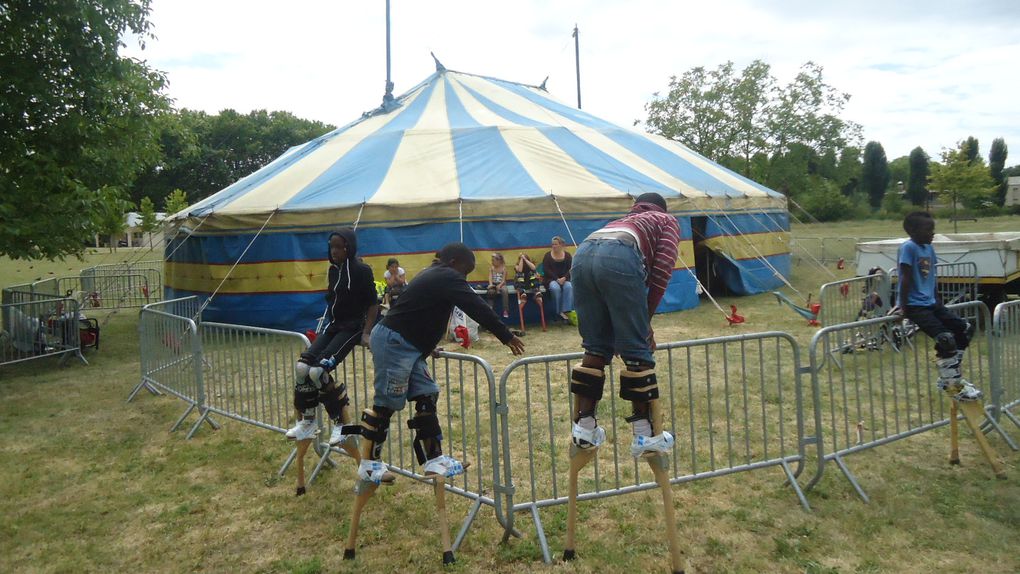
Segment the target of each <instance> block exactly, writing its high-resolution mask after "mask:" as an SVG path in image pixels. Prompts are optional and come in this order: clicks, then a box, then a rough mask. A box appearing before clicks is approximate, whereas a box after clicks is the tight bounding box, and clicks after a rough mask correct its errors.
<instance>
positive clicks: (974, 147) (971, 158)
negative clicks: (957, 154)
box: [960, 136, 981, 163]
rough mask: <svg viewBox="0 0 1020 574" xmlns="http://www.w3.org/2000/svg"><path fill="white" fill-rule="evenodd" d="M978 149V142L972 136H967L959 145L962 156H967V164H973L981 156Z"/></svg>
mask: <svg viewBox="0 0 1020 574" xmlns="http://www.w3.org/2000/svg"><path fill="white" fill-rule="evenodd" d="M979 147H980V146H979V145H978V140H977V138H976V137H974V136H968V137H967V140H966V141H964V142H963V143H962V144H961V145H960V149H961V150H963V153H964V155H966V156H967V161H968V162H969V163H974V162H975V161H977V158H979V157H980V156H981V152H980V151H979Z"/></svg>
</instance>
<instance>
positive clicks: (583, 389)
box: [570, 366, 606, 401]
mask: <svg viewBox="0 0 1020 574" xmlns="http://www.w3.org/2000/svg"><path fill="white" fill-rule="evenodd" d="M605 386H606V373H605V371H603V370H602V369H594V368H592V367H582V366H577V367H574V368H573V369H572V370H571V371H570V392H572V393H574V394H575V395H580V396H582V397H585V398H589V399H592V400H596V401H600V400H602V389H603V387H605Z"/></svg>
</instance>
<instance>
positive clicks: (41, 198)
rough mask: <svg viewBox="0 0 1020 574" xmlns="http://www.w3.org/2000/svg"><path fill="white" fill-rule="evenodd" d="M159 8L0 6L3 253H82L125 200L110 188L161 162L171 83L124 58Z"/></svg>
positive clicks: (61, 0) (140, 3) (113, 2)
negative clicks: (122, 51)
mask: <svg viewBox="0 0 1020 574" xmlns="http://www.w3.org/2000/svg"><path fill="white" fill-rule="evenodd" d="M148 13H149V0H22V1H20V2H13V3H11V2H4V3H3V4H2V5H0V93H2V94H3V97H2V98H0V254H4V255H8V256H10V257H12V258H15V259H18V258H29V259H36V258H55V257H62V256H64V255H68V254H75V253H79V252H80V251H81V250H82V248H83V245H84V242H85V241H86V240H88V239H89V238H90V237H91V235H92V234H93V233H95V232H97V231H99V230H100V229H99V228H100V223H101V220H103V219H104V218H105V217H106V216H107V215H108V213H109V210H110V209H116V208H117V207H118V206H120V205H122V204H121V203H118V201H122V198H121V197H119V195H118V193H116V192H111V191H109V190H108V189H107V190H106V191H103V190H104V188H109V189H114V190H116V189H118V188H126V187H127V186H129V185H130V184H131V181H132V180H133V178H134V176H135V174H136V173H137V172H138V171H139V170H140V169H141V168H142V166H143V165H145V164H147V163H152V162H154V161H155V159H156V158H157V157H158V152H159V148H158V146H157V145H156V143H157V142H156V130H155V127H154V124H155V121H156V118H158V117H159V115H160V114H161V113H163V112H164V111H165V110H166V109H168V102H167V100H166V98H165V97H164V96H163V95H162V93H161V91H162V89H163V87H164V84H165V78H164V76H163V75H162V74H161V73H160V72H156V71H154V70H152V69H150V68H149V67H148V66H146V64H145V63H144V62H141V61H139V60H136V59H132V58H125V57H122V56H120V55H119V54H118V49H119V48H120V47H121V46H123V42H122V38H123V37H124V36H125V35H127V34H135V35H137V36H138V37H140V38H142V39H144V38H147V37H148V36H149V22H148V20H147V17H148ZM143 47H144V46H143ZM107 201H112V202H113V204H112V205H110V204H107V203H106V202H107Z"/></svg>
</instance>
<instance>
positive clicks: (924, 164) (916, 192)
mask: <svg viewBox="0 0 1020 574" xmlns="http://www.w3.org/2000/svg"><path fill="white" fill-rule="evenodd" d="M930 173H931V168H930V158H929V157H928V154H926V153H925V152H924V150H923V149H921V146H917V147H915V148H914V149H913V150H911V152H910V175H909V179H908V180H907V197H908V198H909V199H910V203H913V204H914V205H925V204H926V203H927V202H928V175H929V174H930Z"/></svg>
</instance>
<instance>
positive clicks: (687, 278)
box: [165, 213, 790, 331]
mask: <svg viewBox="0 0 1020 574" xmlns="http://www.w3.org/2000/svg"><path fill="white" fill-rule="evenodd" d="M611 219H612V218H606V219H591V220H589V219H583V220H574V221H570V232H571V233H572V234H573V237H574V239H575V240H576V241H582V240H583V239H584V237H586V236H587V235H588V234H589V233H591V232H592V231H594V230H596V229H599V228H600V227H602V226H603V225H604V224H605V223H606V222H608V221H610V220H611ZM678 223H679V225H680V230H681V240H682V241H685V242H689V241H690V240H691V239H692V230H691V221H690V217H687V216H680V217H678ZM338 227H339V226H338ZM709 229H710V233H711V234H712V235H713V236H714V237H716V238H720V237H721V238H728V240H729V241H731V242H733V243H734V244H735V245H737V246H739V245H741V244H746V243H748V241H750V240H751V238H753V237H754V235H755V234H760V233H771V232H775V231H785V230H787V229H788V222H787V219H786V217H785V214H780V213H776V214H770V215H768V216H763V215H740V216H731V217H729V218H726V217H713V218H711V219H710V224H709ZM463 232H464V241H465V243H467V244H468V245H469V246H471V248H472V249H474V250H476V254H477V255H478V265H477V271H476V274H475V275H473V276H472V280H479V279H481V278H483V277H484V276H485V274H486V273H487V271H488V268H489V255H490V253H491V252H492V251H496V250H498V251H502V252H504V256H505V257H506V258H507V260H508V262H509V263H510V264H512V262H513V261H514V260H515V254H516V252H517V251H520V250H522V249H524V250H528V251H529V252H531V253H533V254H535V255H536V256H540V255H539V254H541V253H544V252H545V251H547V250H548V245H549V241H550V239H551V237H552V236H553V235H560V236H562V237H564V238H565V239H566V241H567V242H568V243H569V242H570V233H568V232H567V228H566V226H564V224H563V222H562V221H560V220H543V221H475V222H465V224H464V226H463ZM460 233H461V226H460V224H459V223H442V224H439V223H433V224H424V225H412V226H404V227H392V228H387V227H361V228H359V229H358V231H357V234H358V255H359V256H360V257H363V258H365V261H366V262H368V263H369V264H370V265H372V267H373V271H374V272H375V275H376V279H379V280H381V279H382V272H383V270H384V267H385V261H386V259H388V258H389V257H397V258H398V259H400V260H401V265H402V266H403V267H404V268H405V269H406V270H407V271H408V273H409V274H410V275H412V276H413V275H414V274H416V273H417V272H418V271H420V270H421V269H422V268H423V267H425V266H426V265H427V264H428V262H429V261H430V260H431V258H432V254H433V253H434V252H435V251H436V250H438V249H439V248H440V247H442V246H443V245H444V244H446V243H448V242H450V241H459V240H460ZM744 233H750V234H751V235H750V236H747V237H744V236H742V234H744ZM328 236H329V232H328V231H315V232H310V233H308V232H304V233H302V232H276V233H267V234H264V235H261V236H259V237H258V239H256V240H255V241H254V243H252V245H251V247H250V248H249V249H248V252H247V254H246V255H245V258H244V260H242V261H241V262H240V263H239V264H238V266H237V268H235V270H234V272H233V273H232V275H233V277H228V278H227V280H226V281H224V282H223V287H222V288H221V290H220V292H219V293H217V295H216V297H215V298H214V300H213V301H212V302H211V303H210V304H209V305H208V307H207V308H206V310H205V312H204V314H203V318H204V319H205V320H210V321H220V322H227V323H237V324H246V325H257V326H264V327H272V328H279V329H288V330H296V331H304V330H305V329H309V328H312V327H314V326H315V323H316V320H317V319H318V317H319V316H320V315H321V314H322V311H323V308H324V303H323V292H324V289H325V282H326V280H325V271H326V269H327V264H326V262H325V258H326V241H327V238H328ZM253 237H254V234H253V233H249V234H240V235H208V236H201V235H197V234H196V235H194V236H192V237H190V238H188V239H178V240H176V241H174V242H171V243H170V244H169V245H168V246H167V253H168V254H169V253H173V255H172V257H171V258H170V260H169V263H170V264H169V265H168V273H167V283H168V287H167V288H166V290H165V291H166V292H165V295H166V297H168V298H173V297H183V296H188V295H198V296H200V297H207V296H208V295H209V293H211V292H212V290H213V288H214V287H215V286H216V285H217V284H218V283H219V281H218V280H215V279H212V275H209V276H208V277H205V279H204V281H203V282H202V283H203V284H204V285H205V287H204V288H202V289H189V288H187V286H188V285H189V284H191V283H193V282H194V277H191V278H189V277H186V276H183V275H184V274H186V273H200V274H201V273H207V270H209V269H215V270H217V273H218V275H217V277H222V275H223V274H225V273H226V271H227V270H228V269H229V268H230V267H231V266H232V265H233V264H234V262H235V261H236V259H237V257H238V256H239V255H240V254H241V253H242V252H243V251H244V249H245V247H246V246H247V245H248V244H249V243H251V240H252V238H253ZM768 260H769V261H770V263H771V264H772V265H773V266H774V267H776V268H777V269H778V270H779V271H780V272H782V273H789V261H790V258H789V255H788V254H780V255H773V256H769V257H768ZM727 261H728V262H729V263H724V264H723V265H722V266H721V271H722V273H723V276H724V280H725V281H726V282H727V286H728V287H729V288H730V289H731V290H732V291H733V292H735V293H738V294H753V293H760V292H763V291H766V290H771V289H774V288H776V287H778V286H780V285H781V281H780V280H779V279H777V278H776V277H775V274H774V272H773V271H772V269H770V268H769V267H768V266H766V265H764V264H763V263H761V261H759V260H757V259H754V258H751V259H744V260H736V259H730V260H727ZM299 263H305V264H306V265H308V266H310V267H311V268H313V269H314V270H315V271H314V276H310V277H308V278H307V287H306V288H304V289H292V288H284V289H276V288H274V285H275V284H276V283H277V282H280V283H281V284H287V285H292V284H293V279H294V278H293V277H291V276H292V275H294V274H295V270H294V269H295V267H296V266H297V265H298V264H299ZM685 263H686V264H688V265H693V264H694V261H693V258H691V260H690V261H678V262H677V266H678V267H681V268H680V269H677V270H676V271H675V272H674V274H673V278H672V280H671V281H670V284H669V287H668V289H667V291H666V294H665V296H664V297H663V300H662V302H661V304H660V306H659V311H660V312H670V311H679V310H683V309H690V308H693V307H696V306H697V305H698V296H697V294H696V282H695V280H694V278H693V277H692V275H691V273H689V272H688V271H687V270H686V269H684V268H682V267H683V266H684V264H685ZM176 264H194V266H193V267H192V268H191V269H190V270H188V271H186V272H182V271H180V269H178V268H177V267H176V266H175V265H176ZM249 266H252V267H258V266H260V267H258V269H259V271H256V272H254V274H253V272H252V271H251V270H250V269H247V268H248V267H249Z"/></svg>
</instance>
